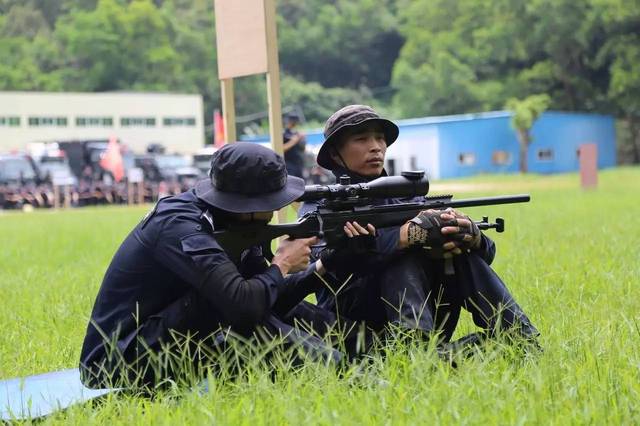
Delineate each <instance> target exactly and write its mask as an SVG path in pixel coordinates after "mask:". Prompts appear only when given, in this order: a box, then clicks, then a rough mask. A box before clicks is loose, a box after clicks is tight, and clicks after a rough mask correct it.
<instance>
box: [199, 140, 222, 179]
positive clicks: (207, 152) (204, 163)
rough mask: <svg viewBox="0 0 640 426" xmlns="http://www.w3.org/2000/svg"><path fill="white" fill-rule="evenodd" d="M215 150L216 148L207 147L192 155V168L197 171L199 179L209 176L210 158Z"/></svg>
mask: <svg viewBox="0 0 640 426" xmlns="http://www.w3.org/2000/svg"><path fill="white" fill-rule="evenodd" d="M217 150H218V148H216V147H214V146H207V147H205V148H202V149H201V150H199V151H198V152H196V153H195V154H193V166H194V167H195V168H197V169H198V170H199V172H200V176H201V177H205V176H207V175H208V174H209V168H210V167H211V156H212V155H213V153H214V152H216V151H217Z"/></svg>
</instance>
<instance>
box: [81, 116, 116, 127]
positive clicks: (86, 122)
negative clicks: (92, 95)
mask: <svg viewBox="0 0 640 426" xmlns="http://www.w3.org/2000/svg"><path fill="white" fill-rule="evenodd" d="M76 126H78V127H110V126H113V118H111V117H76Z"/></svg>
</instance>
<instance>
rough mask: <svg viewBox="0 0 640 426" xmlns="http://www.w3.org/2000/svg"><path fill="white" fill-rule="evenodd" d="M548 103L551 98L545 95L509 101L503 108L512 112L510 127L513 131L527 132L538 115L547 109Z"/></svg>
mask: <svg viewBox="0 0 640 426" xmlns="http://www.w3.org/2000/svg"><path fill="white" fill-rule="evenodd" d="M550 101H551V98H549V95H547V94H541V95H531V96H529V97H527V98H525V99H522V100H518V99H515V98H511V99H509V100H508V101H507V103H506V106H505V108H506V109H508V110H510V111H512V112H513V117H511V125H512V127H513V128H514V129H515V130H520V131H525V132H528V131H529V129H531V127H532V126H533V123H534V122H535V121H536V120H537V119H538V117H539V116H540V114H542V113H543V112H544V111H545V110H546V109H547V107H548V106H549V102H550Z"/></svg>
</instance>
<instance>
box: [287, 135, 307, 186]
mask: <svg viewBox="0 0 640 426" xmlns="http://www.w3.org/2000/svg"><path fill="white" fill-rule="evenodd" d="M296 134H298V131H297V130H291V129H289V128H287V129H285V130H284V134H283V138H282V139H283V140H284V142H285V143H286V142H289V141H290V140H291V138H292V137H293V136H294V135H296ZM305 146H306V142H305V141H304V140H301V141H300V142H298V143H297V144H295V145H294V146H292V147H291V148H290V149H289V150H288V151H287V152H285V153H284V161H285V163H286V165H287V173H289V174H290V175H293V176H297V177H299V178H302V177H303V170H304V152H305Z"/></svg>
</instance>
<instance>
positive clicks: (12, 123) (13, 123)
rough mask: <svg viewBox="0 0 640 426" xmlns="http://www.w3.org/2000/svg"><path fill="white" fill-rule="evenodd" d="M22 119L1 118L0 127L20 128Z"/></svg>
mask: <svg viewBox="0 0 640 426" xmlns="http://www.w3.org/2000/svg"><path fill="white" fill-rule="evenodd" d="M19 125H20V117H0V126H9V127H18V126H19Z"/></svg>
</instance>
